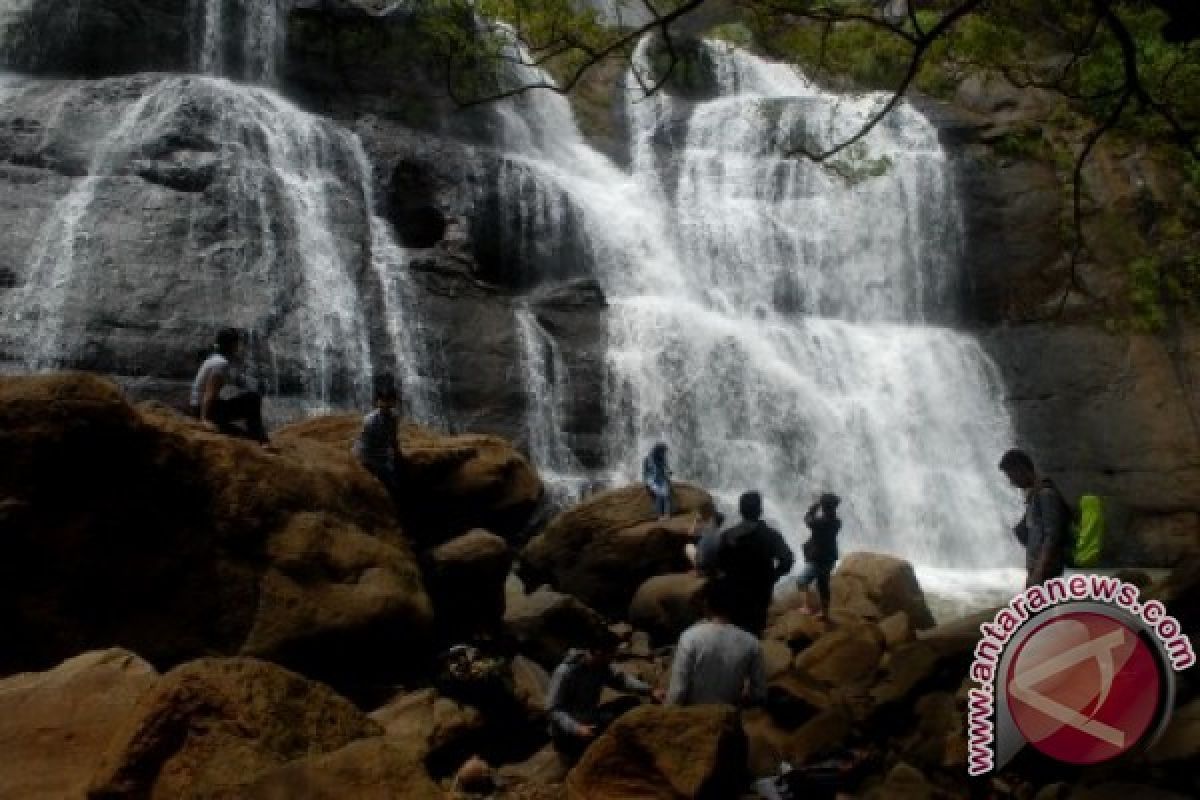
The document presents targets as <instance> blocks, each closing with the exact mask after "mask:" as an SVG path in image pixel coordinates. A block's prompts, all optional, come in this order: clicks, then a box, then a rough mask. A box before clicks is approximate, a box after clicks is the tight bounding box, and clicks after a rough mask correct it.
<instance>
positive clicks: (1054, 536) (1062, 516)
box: [1000, 449, 1071, 587]
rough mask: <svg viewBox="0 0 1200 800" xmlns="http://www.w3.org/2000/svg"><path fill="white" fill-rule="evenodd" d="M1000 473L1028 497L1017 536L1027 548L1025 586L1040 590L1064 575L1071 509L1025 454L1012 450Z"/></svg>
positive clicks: (1018, 525)
mask: <svg viewBox="0 0 1200 800" xmlns="http://www.w3.org/2000/svg"><path fill="white" fill-rule="evenodd" d="M1000 471H1001V472H1003V473H1004V474H1005V475H1006V476H1007V477H1008V481H1009V483H1011V484H1012V485H1013V486H1015V487H1016V488H1018V489H1020V490H1021V491H1022V492H1023V493H1024V494H1025V513H1024V515H1023V516H1022V517H1021V519H1020V521H1019V522H1018V523H1017V525H1016V527H1014V528H1013V534H1014V535H1015V536H1016V537H1017V541H1019V542H1020V543H1021V544H1022V545H1023V546H1024V547H1025V586H1026V587H1030V586H1037V585H1038V584H1041V583H1044V582H1045V581H1047V580H1049V579H1050V578H1057V577H1058V576H1060V575H1062V574H1063V570H1064V569H1065V567H1066V564H1067V551H1068V548H1069V547H1070V543H1071V537H1070V531H1069V526H1070V521H1071V514H1070V509H1069V507H1068V506H1067V501H1066V500H1064V499H1063V496H1062V493H1061V492H1059V490H1058V487H1057V486H1055V485H1054V482H1053V481H1051V480H1050V479H1049V478H1046V477H1043V476H1042V475H1040V474H1039V473H1038V471H1037V467H1036V466H1034V463H1033V459H1032V458H1030V457H1029V455H1028V454H1027V453H1025V452H1024V451H1022V450H1015V449H1014V450H1009V451H1008V452H1007V453H1005V454H1004V456H1003V457H1002V458H1001V459H1000Z"/></svg>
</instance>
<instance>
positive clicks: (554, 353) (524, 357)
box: [515, 306, 585, 501]
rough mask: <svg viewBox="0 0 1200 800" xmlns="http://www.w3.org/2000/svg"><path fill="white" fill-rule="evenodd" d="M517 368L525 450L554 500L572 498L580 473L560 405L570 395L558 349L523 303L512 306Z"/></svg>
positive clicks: (580, 485)
mask: <svg viewBox="0 0 1200 800" xmlns="http://www.w3.org/2000/svg"><path fill="white" fill-rule="evenodd" d="M515 313H516V323H517V339H518V341H519V343H520V346H521V353H520V357H521V371H522V374H523V376H524V382H525V392H526V395H527V397H528V402H529V412H528V413H527V415H526V428H527V435H528V437H529V454H530V456H532V458H533V460H534V463H536V464H537V465H538V469H539V471H540V472H541V474H542V478H543V480H544V481H545V482H546V484H547V486H549V487H550V490H551V491H552V493H554V494H555V495H557V496H558V497H557V499H559V500H562V501H567V500H569V499H572V498H574V497H577V496H578V494H579V491H580V490H581V489H582V488H583V483H584V480H585V478H584V475H583V471H582V469H581V467H580V465H579V463H578V461H577V460H576V459H575V456H574V455H573V454H572V453H571V449H570V447H568V446H567V444H566V442H565V440H564V437H563V431H564V429H565V427H566V426H565V424H564V418H565V415H564V409H565V407H566V404H567V398H568V397H569V393H570V385H569V382H568V374H567V365H566V361H565V359H564V358H563V354H562V349H561V348H560V347H559V345H558V342H557V341H556V340H555V339H554V337H553V336H551V335H550V333H549V332H548V331H547V330H546V329H545V328H544V327H543V326H542V324H541V322H539V321H538V318H537V316H536V315H535V314H534V312H533V311H531V310H530V309H529V308H528V307H527V306H526V307H521V308H518V309H517V310H516V312H515Z"/></svg>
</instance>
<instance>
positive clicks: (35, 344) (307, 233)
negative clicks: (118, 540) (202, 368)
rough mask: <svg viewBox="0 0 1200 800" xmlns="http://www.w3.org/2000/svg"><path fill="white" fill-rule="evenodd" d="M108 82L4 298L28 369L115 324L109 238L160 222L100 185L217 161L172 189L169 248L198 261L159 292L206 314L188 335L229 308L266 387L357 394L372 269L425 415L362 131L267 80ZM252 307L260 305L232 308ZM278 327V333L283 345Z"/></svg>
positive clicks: (121, 267)
mask: <svg viewBox="0 0 1200 800" xmlns="http://www.w3.org/2000/svg"><path fill="white" fill-rule="evenodd" d="M110 84H111V85H112V87H120V88H121V93H122V94H121V99H120V100H119V102H118V105H117V106H116V114H115V120H114V122H113V123H112V124H111V126H110V127H109V128H108V129H107V130H106V131H105V132H104V133H103V134H102V135H100V136H98V137H97V138H96V139H95V140H94V141H92V142H91V144H90V149H91V155H90V158H89V160H88V162H87V168H86V175H84V176H83V177H81V178H79V179H78V180H76V181H74V182H73V183H72V185H71V189H70V191H69V192H67V194H65V195H64V196H63V197H62V198H61V199H60V200H59V201H58V203H57V205H56V206H55V207H54V208H53V209H52V210H51V211H50V212H49V213H48V214H47V215H46V216H45V221H44V222H43V224H42V228H41V230H40V232H39V234H38V236H37V239H36V243H35V246H34V247H33V248H32V250H31V254H30V256H29V258H28V259H27V265H26V273H25V275H23V276H22V280H21V281H19V282H18V287H17V288H15V289H13V290H11V291H9V292H7V293H5V296H4V297H3V300H2V304H0V320H2V321H3V323H4V329H5V330H6V333H5V338H10V339H15V341H11V343H10V345H9V349H11V350H12V351H14V352H16V353H19V354H22V355H23V356H24V359H25V361H26V364H27V366H28V367H29V368H32V369H40V368H47V367H53V366H57V365H61V364H71V363H76V362H78V361H79V360H80V359H81V358H82V357H83V356H84V355H85V354H86V352H87V348H88V347H89V334H88V330H87V326H88V324H90V321H91V320H92V319H93V317H94V316H96V315H101V316H103V315H111V316H115V317H116V319H117V320H118V324H119V320H120V318H121V314H122V310H121V309H120V308H113V307H111V306H105V305H103V302H104V301H103V300H102V299H100V296H98V295H97V296H96V299H92V298H93V292H94V290H96V289H97V288H98V287H100V286H112V285H114V284H117V285H119V283H120V281H122V280H128V278H124V277H123V275H124V272H125V268H126V265H125V264H122V263H120V262H119V260H118V259H116V258H115V256H114V252H115V248H117V247H118V246H120V245H127V244H128V243H129V242H131V241H133V242H136V241H137V240H138V239H139V238H141V237H148V238H152V237H153V236H155V233H154V232H153V231H152V230H148V229H138V228H127V227H120V228H116V229H114V228H112V227H111V223H110V222H109V220H108V216H109V213H110V206H111V203H112V198H111V196H110V195H111V192H113V191H116V189H117V188H118V187H120V186H121V185H123V184H129V183H134V182H136V181H138V179H139V178H141V179H144V180H146V181H152V182H156V183H171V182H181V181H187V180H190V179H191V178H192V177H193V176H194V175H195V174H197V173H200V172H203V171H205V170H212V171H214V172H215V177H213V178H212V179H211V183H210V185H209V190H207V191H206V192H204V193H196V192H193V193H186V192H185V193H183V194H182V195H180V196H182V197H187V198H191V199H190V200H189V201H187V202H190V208H191V217H190V220H189V222H188V224H189V229H190V231H191V233H190V234H189V235H188V236H187V237H186V242H185V244H184V247H183V250H184V251H183V252H181V253H180V254H179V264H185V265H196V270H195V271H194V272H187V271H186V270H181V274H180V276H179V280H178V281H177V282H176V283H175V285H174V286H173V287H172V292H173V296H172V297H171V299H170V300H168V301H167V302H166V303H165V305H166V306H167V307H179V308H186V309H189V310H190V311H191V312H193V318H194V316H195V312H197V311H198V312H199V316H200V317H201V318H203V319H205V321H206V322H207V323H208V327H209V330H206V331H202V330H195V331H193V332H192V335H194V336H196V337H197V344H198V345H199V344H201V343H202V340H200V339H199V337H200V336H201V335H208V334H210V333H211V330H212V329H215V328H216V327H219V326H220V325H224V324H237V325H239V326H241V327H244V328H246V329H248V330H250V331H251V332H252V333H253V335H254V337H255V340H256V341H257V342H261V343H262V344H263V347H262V348H251V354H252V355H253V354H254V351H257V350H265V352H262V353H259V355H261V356H262V360H263V362H264V364H265V365H267V366H268V367H271V369H270V372H271V375H270V377H269V378H268V379H267V380H266V385H265V387H264V388H266V389H268V390H271V391H273V392H275V391H279V392H283V393H284V394H288V395H292V396H298V397H301V398H303V403H302V407H303V409H304V410H309V411H311V410H316V409H321V408H328V407H342V406H346V405H353V406H356V407H363V406H365V405H367V404H369V402H370V382H371V375H372V374H373V370H374V367H375V364H376V362H377V361H379V360H381V359H382V358H383V355H382V354H378V353H373V352H372V346H371V341H370V331H371V325H370V321H369V319H368V316H367V313H368V312H367V305H368V304H367V302H366V300H365V298H364V297H363V295H362V291H361V287H360V279H361V277H362V276H363V274H364V273H365V272H366V271H367V269H369V270H370V273H371V274H372V275H373V276H374V277H375V278H376V279H377V280H378V281H379V284H380V287H381V289H382V295H383V298H382V299H383V306H384V309H385V314H386V316H387V319H386V320H384V323H385V326H386V328H387V332H388V333H389V334H390V337H389V338H390V345H391V347H392V349H393V351H394V354H395V355H396V356H398V359H397V360H398V361H399V365H400V368H401V369H402V370H404V372H402V374H401V377H402V379H403V380H404V385H405V388H406V389H407V390H408V394H409V397H408V398H407V399H408V400H409V402H410V403H412V404H413V405H414V408H415V413H416V414H417V416H418V418H420V419H422V420H423V421H430V422H431V421H434V420H435V419H436V417H437V414H436V408H435V406H436V401H435V399H434V395H433V393H432V391H431V388H430V383H431V381H430V379H429V370H428V369H427V368H424V369H422V367H421V364H422V361H421V356H420V352H419V350H420V345H419V340H420V339H419V337H420V331H419V325H418V324H417V323H416V321H415V302H414V300H413V297H412V288H411V286H406V281H408V280H409V279H408V277H407V271H406V270H407V260H406V259H407V256H406V254H405V253H404V251H403V250H402V248H400V247H399V246H398V245H397V244H396V242H395V241H394V239H393V238H392V234H391V231H390V227H389V226H388V224H387V223H386V222H385V221H383V220H381V219H379V218H378V217H376V216H375V214H374V211H373V208H372V206H373V194H372V190H371V170H370V165H369V163H368V161H367V158H366V155H365V153H364V152H363V148H362V144H361V142H360V141H359V140H358V137H357V136H355V135H354V134H353V133H351V132H349V131H347V130H345V129H343V128H341V127H339V126H337V125H335V124H333V123H331V122H327V121H325V120H322V119H320V118H318V117H315V116H312V115H310V114H307V113H305V112H303V111H300V110H299V109H297V108H295V107H294V106H292V105H291V104H290V103H288V102H287V101H285V100H284V99H283V98H282V97H280V96H279V95H277V94H276V93H274V92H273V91H271V90H268V89H262V88H255V87H247V86H242V85H239V84H235V83H232V82H230V81H227V80H225V79H220V78H207V77H186V76H170V77H155V78H147V79H140V80H139V81H138V82H136V83H134V84H132V88H136V89H137V92H136V93H135V94H132V96H130V88H131V87H130V85H129V84H127V83H125V82H122V81H119V80H116V81H110V82H101V84H99V85H100V87H101V89H100V90H101V91H108V90H109V89H108V87H109V85H110ZM14 86H15V87H16V88H9V89H8V90H6V91H8V92H21V93H24V94H25V95H29V94H31V93H32V94H36V93H38V92H39V91H46V92H50V91H51V88H52V87H51V86H50V85H49V84H46V83H44V82H38V81H28V80H18V81H16V82H15V84H14ZM96 90H97V89H96V86H95V85H91V84H79V85H77V86H75V87H73V88H71V89H69V90H68V91H67V93H66V94H65V95H64V96H63V97H61V98H60V99H59V100H58V103H59V106H60V113H63V114H66V115H68V117H69V115H70V114H71V113H72V108H73V106H74V105H75V104H77V103H82V102H83V101H84V99H85V96H86V95H88V93H90V92H94V91H96ZM31 102H32V100H31ZM63 108H65V109H66V111H62V109H63ZM197 120H202V121H203V125H202V126H201V127H200V128H197V127H196V121H197ZM137 185H138V186H140V185H142V184H137ZM246 300H249V301H250V302H249V303H247V302H245V301H246ZM109 302H110V303H111V302H112V301H111V300H109ZM247 307H248V308H250V309H262V310H264V311H263V312H262V313H265V314H266V316H258V315H257V314H259V312H254V313H255V314H256V316H246V313H247V312H243V311H239V309H243V308H247ZM163 324H164V325H167V324H169V323H168V321H167V320H164V321H163ZM180 324H184V323H180ZM281 330H282V331H284V333H283V334H280V331H281ZM280 335H283V336H284V337H285V338H286V341H287V345H285V346H282V349H281V345H280V343H279V342H278V341H277V339H278V337H279V336H280ZM85 360H86V359H85ZM272 365H273V366H272ZM279 365H282V368H280V366H279ZM281 372H282V373H285V374H286V375H287V376H288V378H287V385H281V381H282V379H281V378H280V377H279V376H280V373H281ZM421 373H423V374H421Z"/></svg>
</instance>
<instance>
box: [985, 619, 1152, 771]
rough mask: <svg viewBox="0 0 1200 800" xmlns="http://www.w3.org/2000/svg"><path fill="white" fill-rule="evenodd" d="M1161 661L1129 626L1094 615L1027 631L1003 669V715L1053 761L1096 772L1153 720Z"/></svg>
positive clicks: (1127, 748) (1136, 740) (1050, 621)
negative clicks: (1005, 711)
mask: <svg viewBox="0 0 1200 800" xmlns="http://www.w3.org/2000/svg"><path fill="white" fill-rule="evenodd" d="M1160 670H1161V667H1160V665H1159V659H1158V658H1157V657H1156V655H1155V653H1154V652H1152V650H1151V648H1150V647H1148V646H1147V645H1146V643H1145V642H1144V641H1143V640H1142V639H1141V637H1139V636H1138V634H1137V633H1136V632H1135V631H1134V630H1133V629H1131V628H1130V627H1129V626H1128V625H1126V624H1124V623H1123V622H1121V621H1120V620H1118V619H1114V618H1113V617H1109V616H1106V615H1104V614H1098V613H1094V612H1082V611H1081V612H1074V613H1068V614H1063V615H1062V616H1058V617H1055V618H1054V619H1052V620H1049V621H1047V622H1046V623H1044V624H1043V625H1041V626H1040V627H1038V628H1037V629H1036V630H1034V631H1033V633H1031V634H1030V635H1029V636H1028V637H1027V638H1026V639H1025V640H1024V641H1023V642H1022V643H1021V645H1020V647H1019V648H1018V649H1017V652H1016V653H1015V655H1014V657H1013V659H1012V663H1011V664H1010V666H1009V669H1008V676H1007V689H1008V692H1007V694H1008V707H1009V711H1010V712H1011V713H1012V718H1013V722H1014V723H1016V726H1017V728H1018V729H1019V730H1020V731H1021V734H1022V735H1023V736H1024V737H1025V739H1026V740H1027V741H1028V742H1029V743H1030V744H1032V745H1033V746H1034V747H1036V748H1037V749H1038V750H1040V751H1042V752H1043V753H1045V754H1046V755H1048V756H1050V757H1051V758H1055V759H1058V760H1059V761H1066V762H1068V763H1071V764H1095V763H1097V762H1100V761H1107V760H1108V759H1110V758H1116V757H1117V756H1119V755H1121V754H1122V753H1124V752H1126V751H1128V750H1129V749H1131V748H1132V747H1134V745H1136V744H1137V743H1138V742H1139V741H1140V740H1141V738H1142V736H1143V735H1144V734H1145V733H1146V730H1147V729H1148V728H1149V727H1150V725H1151V724H1152V723H1153V722H1154V720H1155V719H1156V718H1157V716H1158V711H1159V704H1160V702H1161V699H1160V698H1161V690H1162V686H1163V677H1162V674H1161V671H1160Z"/></svg>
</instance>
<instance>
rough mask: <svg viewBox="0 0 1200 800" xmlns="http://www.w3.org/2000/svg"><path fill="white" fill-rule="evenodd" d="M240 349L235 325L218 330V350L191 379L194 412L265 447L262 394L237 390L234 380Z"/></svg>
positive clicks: (217, 427)
mask: <svg viewBox="0 0 1200 800" xmlns="http://www.w3.org/2000/svg"><path fill="white" fill-rule="evenodd" d="M240 352H241V335H240V334H239V333H238V331H237V329H236V328H223V329H222V330H221V331H220V332H219V333H217V351H216V352H215V353H213V354H212V355H210V356H209V357H208V358H207V359H205V361H204V363H203V364H202V365H201V366H200V369H199V371H197V372H196V379H195V380H194V381H192V397H191V406H192V413H193V414H195V415H196V417H197V418H199V419H200V421H201V422H203V423H204V424H205V425H206V426H207V427H209V428H211V429H212V430H215V431H220V432H221V433H224V434H228V435H230V436H239V437H243V438H249V439H254V440H255V441H257V442H261V443H262V444H263V445H264V446H266V445H268V444H269V440H268V439H267V429H266V427H265V426H264V425H263V419H262V395H260V394H259V393H258V392H251V391H245V390H242V389H238V388H237V387H236V386H235V385H234V384H233V381H232V372H233V365H234V364H236V363H237V361H238V357H239V354H240ZM239 424H240V425H241V426H244V427H239Z"/></svg>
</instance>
